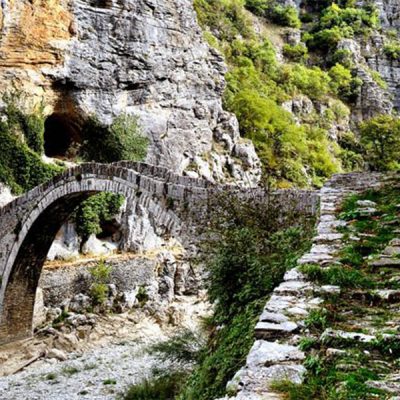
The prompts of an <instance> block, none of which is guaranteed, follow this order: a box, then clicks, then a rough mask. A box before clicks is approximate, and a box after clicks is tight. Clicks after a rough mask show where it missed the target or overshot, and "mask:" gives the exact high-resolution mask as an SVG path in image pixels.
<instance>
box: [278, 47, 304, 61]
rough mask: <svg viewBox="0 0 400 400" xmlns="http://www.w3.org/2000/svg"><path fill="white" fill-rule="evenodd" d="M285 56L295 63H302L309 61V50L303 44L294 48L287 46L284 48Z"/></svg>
mask: <svg viewBox="0 0 400 400" xmlns="http://www.w3.org/2000/svg"><path fill="white" fill-rule="evenodd" d="M283 55H284V56H285V57H286V58H288V59H289V60H291V61H293V62H301V61H305V60H306V59H307V55H308V49H307V47H306V46H304V44H301V43H299V44H296V45H294V46H292V45H290V44H285V45H284V46H283Z"/></svg>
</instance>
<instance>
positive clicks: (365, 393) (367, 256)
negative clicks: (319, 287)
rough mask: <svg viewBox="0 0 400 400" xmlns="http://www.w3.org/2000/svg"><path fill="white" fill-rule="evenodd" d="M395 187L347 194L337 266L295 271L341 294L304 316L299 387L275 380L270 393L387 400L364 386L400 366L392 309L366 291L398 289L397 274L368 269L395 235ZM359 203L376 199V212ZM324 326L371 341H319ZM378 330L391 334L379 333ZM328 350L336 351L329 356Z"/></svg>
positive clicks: (399, 194) (324, 399)
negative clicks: (303, 358)
mask: <svg viewBox="0 0 400 400" xmlns="http://www.w3.org/2000/svg"><path fill="white" fill-rule="evenodd" d="M396 182H397V181H396V180H394V183H395V184H393V182H392V183H389V184H388V185H387V186H385V187H384V188H381V189H379V190H371V191H368V192H365V193H363V194H361V195H353V196H350V197H348V198H347V199H346V201H345V202H344V204H343V206H342V210H341V213H340V218H341V219H344V220H346V221H348V225H347V226H345V227H342V228H341V229H340V230H341V232H342V233H343V235H344V239H343V240H344V241H345V242H346V244H347V246H346V247H345V249H344V250H343V251H342V252H341V254H340V256H341V260H340V261H341V263H342V264H343V265H332V266H330V267H329V268H320V267H319V266H315V265H305V266H303V267H301V271H302V272H303V273H304V274H306V276H307V277H308V278H310V279H311V280H313V281H317V282H319V283H320V284H334V285H339V286H340V287H341V293H340V296H336V297H335V298H328V299H327V300H326V301H325V303H324V307H323V308H322V309H320V310H314V311H312V312H310V314H309V316H308V317H307V318H306V320H305V324H306V326H307V327H308V328H309V329H310V331H311V333H312V334H313V337H311V338H308V337H305V338H303V339H302V340H301V342H300V347H301V349H302V350H303V351H306V352H307V358H306V361H305V363H304V365H305V367H306V368H307V374H306V379H305V381H304V383H303V384H301V385H296V384H293V383H290V382H277V383H276V384H275V385H274V389H276V390H278V391H281V392H282V393H284V396H285V397H284V398H287V399H290V400H305V399H315V400H336V399H339V400H348V399H352V400H353V399H354V400H364V399H380V400H386V399H387V398H389V397H390V396H389V395H388V393H386V392H384V391H381V390H377V389H373V388H371V387H369V386H367V385H366V382H367V381H369V380H380V379H382V378H383V376H384V375H385V374H389V373H391V372H392V371H393V366H394V365H397V363H398V357H399V354H400V346H399V341H398V338H397V333H398V332H397V331H396V330H393V329H390V328H391V327H392V324H391V321H393V318H395V315H396V313H397V306H394V308H393V307H392V306H393V305H391V304H388V303H383V304H382V302H381V301H380V300H379V299H378V300H377V299H376V298H375V295H374V293H375V291H374V290H371V289H388V288H398V283H397V280H395V281H393V280H392V278H393V277H398V272H397V271H391V270H390V269H388V270H385V269H382V268H381V269H379V271H375V270H374V269H373V268H371V267H370V266H369V265H368V264H369V262H370V261H371V260H372V259H373V258H374V257H375V256H376V255H377V254H381V252H382V250H383V249H384V248H385V247H386V246H387V245H388V243H389V242H390V240H391V239H393V238H394V237H398V234H396V233H395V232H397V231H398V230H399V228H400V218H399V208H398V204H399V199H400V189H399V188H398V187H396ZM359 200H370V201H374V202H375V203H376V206H374V207H375V208H376V210H377V211H376V213H374V214H373V215H364V214H363V213H362V212H360V210H359V209H360V206H359V204H357V202H358V201H359ZM354 237H358V240H354V239H353V238H354ZM360 289H361V290H360ZM362 289H367V290H362ZM349 316H351V318H350V321H349ZM369 320H370V321H371V324H370V325H369V324H368V322H367V321H369ZM356 321H360V323H357V322H356ZM363 321H366V323H363ZM327 327H331V328H333V329H335V330H342V331H343V330H344V331H349V332H360V333H366V334H374V335H375V336H376V339H375V340H373V341H371V342H362V341H357V340H354V339H351V338H345V337H343V338H342V337H331V336H321V333H322V332H323V331H324V330H325V329H326V328H327ZM371 328H372V332H371V330H370V329H371ZM384 333H386V334H387V333H389V334H393V336H391V337H390V336H384V335H383V334H384ZM328 348H335V349H340V350H342V351H341V352H338V353H336V354H334V355H332V354H331V355H329V354H328V353H327V349H328Z"/></svg>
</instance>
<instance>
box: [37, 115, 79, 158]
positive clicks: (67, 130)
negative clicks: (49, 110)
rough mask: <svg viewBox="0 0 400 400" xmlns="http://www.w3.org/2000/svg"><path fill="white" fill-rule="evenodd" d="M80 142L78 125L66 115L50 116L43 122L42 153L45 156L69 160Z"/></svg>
mask: <svg viewBox="0 0 400 400" xmlns="http://www.w3.org/2000/svg"><path fill="white" fill-rule="evenodd" d="M80 142H81V129H80V126H79V124H78V123H77V122H76V121H74V119H73V118H71V116H69V115H67V114H52V115H50V116H49V117H48V118H47V119H46V122H45V131H44V151H45V154H46V156H48V157H54V158H62V159H71V158H74V156H75V155H76V154H75V153H76V148H77V145H78V144H79V143H80Z"/></svg>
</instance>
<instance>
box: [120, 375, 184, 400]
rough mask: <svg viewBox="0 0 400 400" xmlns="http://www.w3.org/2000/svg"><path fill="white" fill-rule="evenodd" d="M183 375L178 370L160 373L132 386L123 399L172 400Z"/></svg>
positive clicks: (178, 389) (182, 380)
mask: <svg viewBox="0 0 400 400" xmlns="http://www.w3.org/2000/svg"><path fill="white" fill-rule="evenodd" d="M185 377H186V376H185V375H184V374H182V373H180V372H175V373H171V374H168V375H161V376H158V377H156V378H154V379H153V380H151V381H144V382H142V383H140V384H138V385H135V386H132V387H131V388H130V389H129V390H128V392H127V393H126V394H125V395H124V397H123V400H173V399H174V398H175V396H176V395H177V394H178V393H179V391H180V389H181V385H182V382H184V380H185Z"/></svg>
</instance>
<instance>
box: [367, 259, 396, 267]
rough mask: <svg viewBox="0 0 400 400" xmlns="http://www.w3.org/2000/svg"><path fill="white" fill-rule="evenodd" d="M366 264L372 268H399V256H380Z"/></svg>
mask: <svg viewBox="0 0 400 400" xmlns="http://www.w3.org/2000/svg"><path fill="white" fill-rule="evenodd" d="M368 265H369V266H370V267H373V268H382V267H387V268H400V258H392V257H380V258H378V259H376V260H373V261H371V262H370V263H369V264H368Z"/></svg>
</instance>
